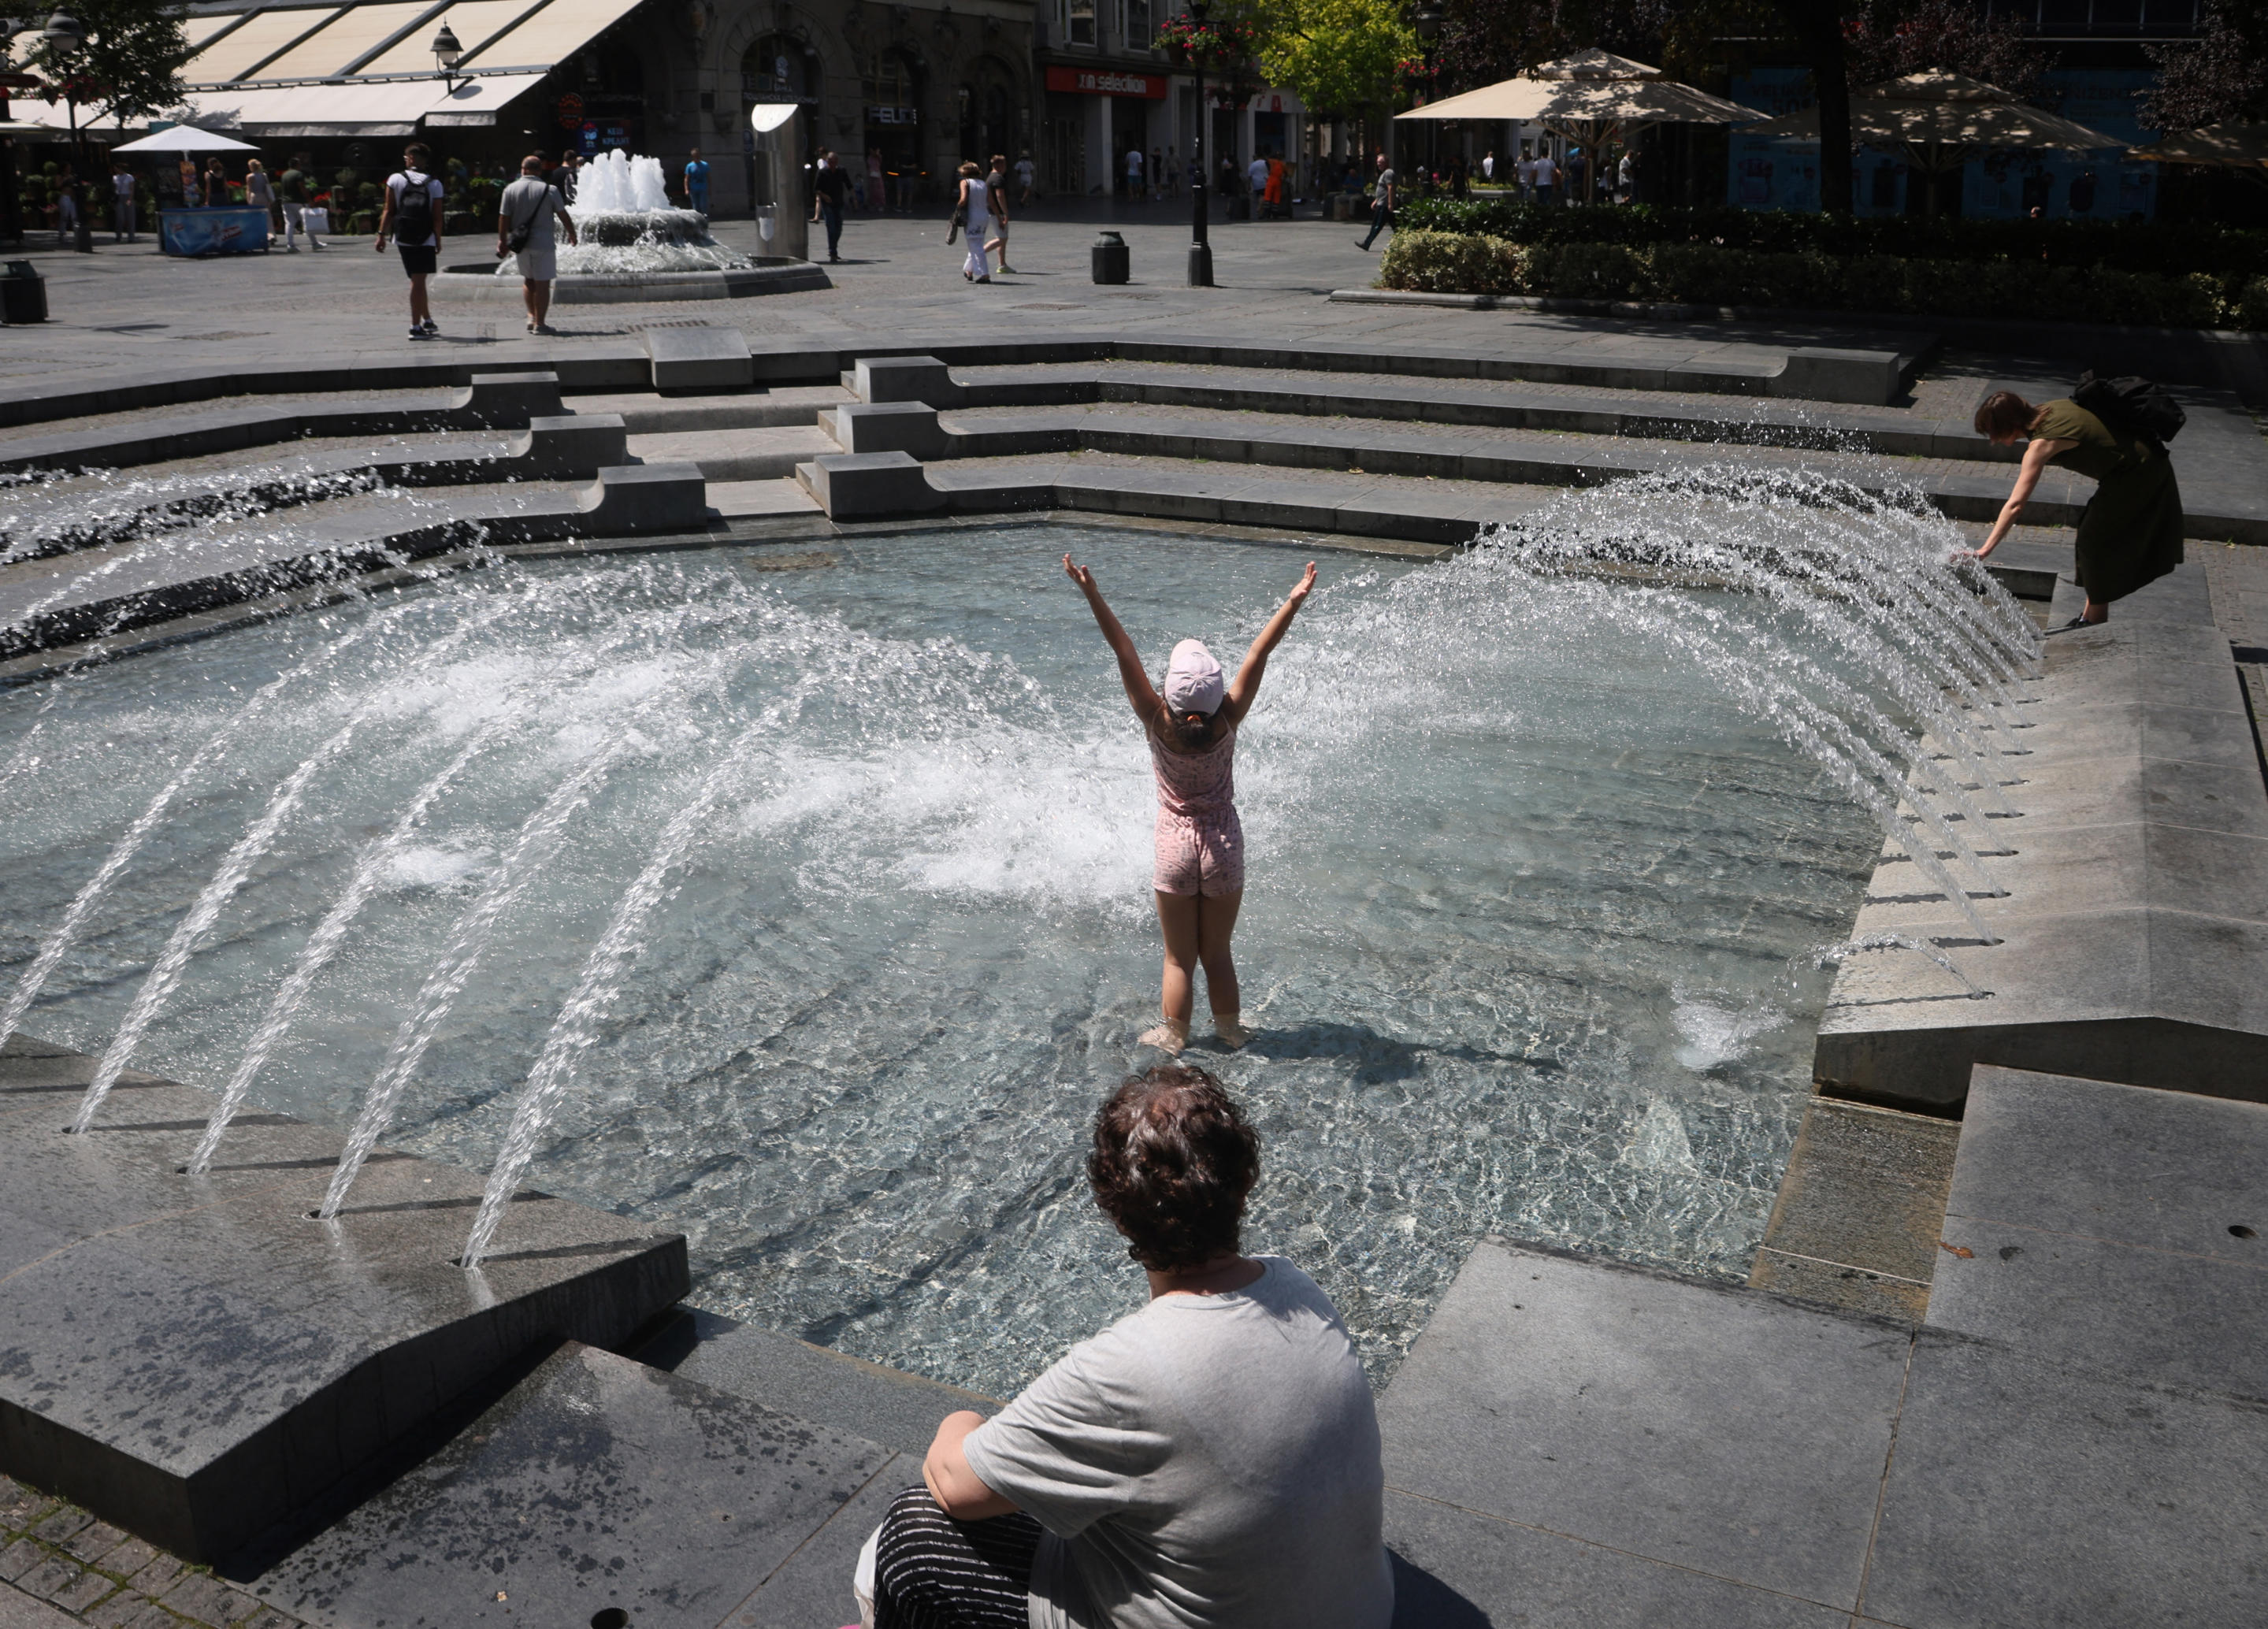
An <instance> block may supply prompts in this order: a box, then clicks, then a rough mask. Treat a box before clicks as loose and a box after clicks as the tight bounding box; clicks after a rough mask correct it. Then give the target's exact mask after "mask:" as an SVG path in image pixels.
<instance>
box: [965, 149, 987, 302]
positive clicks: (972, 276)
mask: <svg viewBox="0 0 2268 1629" xmlns="http://www.w3.org/2000/svg"><path fill="white" fill-rule="evenodd" d="M988 191H989V189H988V188H986V187H985V185H984V180H983V177H982V176H980V175H979V174H977V173H976V165H975V164H974V163H972V162H969V161H967V160H964V161H963V162H962V164H961V196H960V199H959V203H958V206H957V207H958V210H959V213H960V215H961V220H962V222H963V224H964V227H965V229H966V230H967V232H968V262H967V263H966V264H964V265H963V266H962V267H961V276H964V277H966V278H968V281H969V282H971V283H990V282H991V281H992V262H990V261H989V260H987V259H986V258H985V255H984V236H985V233H986V232H988V231H990V228H991V225H992V212H991V210H990V209H989V208H987V207H986V205H987V203H988V202H989V200H988V198H987V196H986V195H987V192H988Z"/></svg>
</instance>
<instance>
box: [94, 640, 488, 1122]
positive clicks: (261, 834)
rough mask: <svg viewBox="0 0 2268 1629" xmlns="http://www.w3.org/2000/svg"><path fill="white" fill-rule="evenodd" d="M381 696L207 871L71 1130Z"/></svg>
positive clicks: (351, 719)
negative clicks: (310, 785)
mask: <svg viewBox="0 0 2268 1629" xmlns="http://www.w3.org/2000/svg"><path fill="white" fill-rule="evenodd" d="M510 609H512V606H511V605H510V604H509V603H506V604H504V605H498V606H494V607H491V608H489V609H488V610H486V611H485V612H484V613H483V614H482V615H479V616H476V617H475V618H473V619H472V620H471V621H470V622H469V623H467V624H465V625H463V626H460V627H459V628H456V629H453V630H451V631H450V632H449V633H448V634H446V635H445V636H444V637H443V638H441V639H439V640H438V641H436V642H435V643H434V644H433V645H431V646H429V647H427V648H426V649H424V650H422V651H420V652H417V657H418V660H420V661H421V662H427V663H430V662H432V661H436V660H440V659H442V658H443V657H445V656H446V654H447V653H448V652H449V651H450V650H452V649H453V648H455V647H456V646H458V645H462V644H463V643H464V642H465V641H466V640H468V639H469V638H472V637H473V635H474V634H475V633H477V632H479V631H480V630H482V629H483V628H485V627H487V626H488V625H489V624H490V623H493V622H495V621H497V619H498V618H499V617H501V616H503V615H504V613H505V612H506V611H508V610H510ZM383 700H384V692H383V691H372V692H371V693H369V694H367V695H365V697H363V699H362V700H361V702H360V703H358V704H357V705H356V707H355V710H354V711H353V712H352V713H350V714H349V715H348V718H347V721H346V722H345V723H344V724H342V725H341V726H339V728H338V729H337V730H336V731H335V732H334V733H333V734H332V735H331V737H330V739H329V740H328V741H325V742H323V744H322V745H321V746H320V747H318V748H316V749H315V750H314V751H313V753H311V754H309V755H308V756H307V757H306V759H304V760H303V761H302V762H301V763H300V764H299V767H298V768H297V769H295V770H292V771H291V774H290V775H289V776H288V777H287V778H285V779H284V784H283V785H280V786H278V787H277V788H276V792H275V793H274V795H273V796H272V797H270V798H269V802H268V807H267V808H266V810H265V811H263V812H262V813H261V816H260V818H259V819H258V820H256V821H254V822H253V823H252V825H251V827H250V828H249V829H247V831H246V832H245V834H244V836H243V837H240V838H239V839H238V840H237V844H236V846H235V847H234V848H232V849H231V850H230V851H228V857H227V858H226V859H224V860H223V861H222V862H221V865H220V869H219V870H218V871H217V872H215V873H213V879H212V881H210V882H208V883H207V884H206V885H205V887H204V890H203V892H202V893H200V894H199V895H198V896H197V899H196V903H195V904H194V905H192V906H191V907H190V908H189V913H188V915H187V916H186V917H183V918H181V920H180V925H178V926H176V927H175V928H174V930H173V937H172V938H171V939H169V940H166V948H165V950H164V952H163V953H162V954H161V955H159V956H158V962H157V965H156V966H154V967H152V968H151V969H150V974H149V977H146V978H145V979H144V980H143V981H142V988H141V989H140V990H139V991H136V992H135V997H134V1005H133V1006H131V1007H129V1008H128V1009H127V1014H126V1021H125V1022H123V1023H122V1024H121V1025H119V1027H118V1033H117V1034H116V1035H114V1036H112V1037H111V1040H110V1044H109V1045H108V1046H107V1047H105V1048H104V1049H103V1052H102V1058H101V1060H100V1061H99V1063H97V1064H96V1065H95V1069H94V1078H93V1080H92V1081H90V1082H89V1083H88V1085H87V1088H86V1096H85V1098H84V1099H83V1100H81V1102H80V1103H79V1109H78V1114H77V1117H74V1118H73V1120H72V1121H71V1127H70V1129H71V1130H72V1131H85V1130H86V1129H87V1127H89V1126H90V1125H92V1124H94V1117H95V1112H96V1111H97V1110H98V1109H100V1108H101V1107H102V1100H103V1099H104V1098H105V1097H107V1096H108V1095H110V1088H111V1087H114V1086H115V1085H117V1084H118V1077H119V1076H120V1075H122V1074H123V1073H125V1072H126V1065H127V1064H128V1062H129V1060H130V1059H131V1058H132V1057H133V1055H134V1049H135V1048H136V1046H138V1045H140V1044H141V1042H142V1036H143V1032H144V1030H146V1029H147V1028H149V1027H150V1023H151V1020H152V1019H154V1018H156V1017H157V1016H158V1012H159V1011H160V1010H161V1009H162V1008H163V1007H164V1006H165V1005H166V999H167V998H169V997H170V996H171V995H172V994H173V987H174V986H175V985H176V984H179V983H180V977H181V971H182V969H184V968H186V967H187V966H188V961H189V958H190V957H191V956H193V955H195V954H196V951H197V947H198V945H199V944H200V943H201V942H202V941H203V939H204V936H205V933H206V932H207V930H209V929H210V927H211V926H212V925H213V924H214V923H215V922H216V921H217V920H219V918H220V913H221V912H222V911H223V910H226V909H227V907H228V903H229V901H230V900H232V899H233V898H235V897H236V891H237V889H239V888H241V887H243V886H244V880H245V879H246V878H247V877H248V876H250V875H251V874H252V868H253V866H254V865H256V864H258V863H259V860H260V857H261V855H262V854H264V853H266V852H267V851H268V845H269V844H271V843H273V842H274V841H275V840H276V833H277V832H279V831H281V830H283V829H284V822H286V821H287V820H289V819H291V815H292V812H293V811H294V810H296V809H297V808H298V807H299V800H300V799H301V798H303V797H305V796H306V791H307V785H308V783H309V782H311V781H312V780H313V779H314V778H315V776H316V774H317V772H318V771H320V770H321V769H322V768H323V767H324V766H325V765H326V764H328V763H330V762H331V760H333V759H334V758H335V757H337V756H339V755H340V754H341V753H342V752H344V751H345V750H346V749H347V748H348V747H349V746H350V745H351V744H352V742H353V741H354V737H355V732H356V731H357V730H358V729H360V728H361V727H362V726H363V725H364V724H365V723H367V722H368V721H369V719H370V717H371V715H372V713H373V712H375V711H377V710H378V708H379V705H380V704H381V703H382V702H383Z"/></svg>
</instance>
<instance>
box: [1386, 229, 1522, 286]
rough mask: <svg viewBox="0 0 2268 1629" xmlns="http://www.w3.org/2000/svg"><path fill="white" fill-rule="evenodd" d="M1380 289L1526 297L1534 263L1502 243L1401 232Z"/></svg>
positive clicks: (1476, 236) (1473, 237)
mask: <svg viewBox="0 0 2268 1629" xmlns="http://www.w3.org/2000/svg"><path fill="white" fill-rule="evenodd" d="M1378 283H1379V286H1380V287H1381V288H1386V289H1408V290H1414V291H1418V292H1421V293H1427V294H1520V293H1524V292H1526V291H1527V289H1528V257H1527V254H1525V252H1523V251H1522V250H1521V247H1520V246H1519V245H1518V244H1516V243H1508V242H1506V240H1504V239H1502V238H1491V237H1484V236H1482V235H1479V234H1477V233H1473V232H1395V234H1394V239H1393V241H1391V242H1390V243H1388V245H1387V246H1386V254H1385V257H1384V258H1383V259H1382V260H1381V261H1380V262H1379V269H1378Z"/></svg>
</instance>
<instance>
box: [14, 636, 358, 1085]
mask: <svg viewBox="0 0 2268 1629" xmlns="http://www.w3.org/2000/svg"><path fill="white" fill-rule="evenodd" d="M382 625H383V624H382V623H381V622H380V621H379V619H375V618H373V619H372V620H371V621H369V622H365V623H363V625H362V626H361V627H359V628H356V629H352V630H349V631H348V632H347V633H344V634H342V635H341V636H340V637H339V638H337V639H336V640H335V641H334V642H332V643H331V644H330V645H328V646H326V647H325V648H324V649H322V650H320V651H318V652H316V653H315V654H313V656H310V657H308V658H307V659H306V660H305V661H303V662H301V663H300V664H299V665H298V666H297V667H293V668H291V670H290V671H288V672H286V673H281V674H277V675H276V677H275V678H274V679H272V680H270V681H269V682H268V683H266V684H264V685H262V686H261V688H260V689H258V690H257V691H255V692H254V694H253V697H252V699H251V700H250V701H247V703H245V704H244V705H243V707H241V708H240V709H239V710H238V711H237V713H236V715H235V716H234V717H233V718H232V719H230V720H229V721H228V722H227V723H226V724H224V725H223V726H221V727H220V728H219V729H217V730H216V731H214V732H213V733H212V734H210V736H208V737H206V739H205V741H204V742H203V744H202V745H201V746H199V747H198V748H197V749H196V751H195V752H194V753H192V754H191V755H190V756H189V761H188V763H185V764H183V765H182V766H181V767H180V770H177V771H176V772H175V773H174V775H173V778H171V779H169V780H167V781H166V784H165V785H163V786H161V787H160V788H159V789H158V792H157V795H156V796H154V797H152V798H151V800H150V802H149V804H148V806H147V807H144V809H143V811H142V814H141V815H140V817H139V818H138V819H136V821H135V822H134V823H133V824H132V825H130V826H129V827H128V828H127V829H126V830H125V832H124V833H123V834H122V836H121V837H119V839H118V841H117V842H116V843H114V844H112V845H111V849H110V852H109V854H108V855H107V857H106V858H105V859H104V860H103V863H102V866H101V868H100V869H99V870H98V871H97V872H96V873H94V875H93V876H92V877H90V878H88V879H87V881H86V882H85V886H83V887H82V888H80V889H79V891H78V893H77V895H76V896H73V897H72V899H71V903H70V904H69V905H68V906H66V907H65V908H64V910H63V918H62V920H61V921H59V922H58V923H57V924H56V925H55V927H53V928H52V929H50V930H49V931H48V937H47V939H46V940H44V941H42V942H41V944H40V949H39V954H38V955H35V956H34V957H33V960H32V965H31V966H30V967H29V968H28V969H26V971H25V973H24V977H22V978H20V979H18V981H17V984H16V990H15V993H14V994H12V995H11V996H10V997H9V998H8V1005H7V1006H6V1007H4V1008H0V1042H4V1041H6V1040H7V1038H8V1037H9V1036H12V1035H14V1034H15V1033H16V1026H17V1025H18V1024H19V1023H21V1022H22V1021H23V1019H24V1014H25V1013H26V1012H27V1011H28V1010H29V1009H30V1007H31V1005H32V1003H33V1001H35V1000H37V999H39V995H40V990H41V989H42V988H44V987H45V985H46V984H47V982H48V976H49V975H50V974H52V973H53V972H54V971H55V964H56V963H57V962H61V961H62V960H63V955H64V954H65V953H66V952H68V951H69V950H70V947H71V945H72V943H73V941H74V940H77V937H78V931H79V929H80V928H81V927H82V926H83V925H85V922H86V918H87V914H88V913H89V912H90V911H92V910H93V909H94V905H95V902H96V901H97V900H99V899H100V898H101V897H102V896H103V893H104V891H105V890H106V889H107V888H109V886H110V885H111V883H112V882H113V881H114V880H115V879H116V878H117V876H118V873H120V872H122V871H123V870H125V869H126V867H127V866H129V864H131V863H132V861H133V859H134V856H135V854H136V852H137V851H139V850H140V849H141V847H142V844H144V842H145V841H146V840H147V839H148V838H149V836H150V834H151V832H152V831H154V830H156V829H157V827H158V822H159V821H161V820H163V819H164V818H165V816H166V810H167V809H168V808H169V807H172V804H173V800H174V799H175V798H176V797H178V796H180V792H181V788H182V787H184V786H186V785H188V783H189V782H190V780H191V779H192V778H194V777H195V775H196V773H197V771H198V770H201V769H203V767H204V766H205V765H206V764H207V763H210V762H211V761H212V760H213V759H214V758H215V757H216V756H218V755H219V754H221V753H222V752H225V751H226V750H227V748H228V745H229V743H230V742H231V741H233V740H234V739H235V738H236V737H237V736H238V735H239V734H241V733H243V731H244V730H245V729H246V728H247V726H250V725H251V724H252V723H253V722H254V720H256V719H258V718H259V717H260V715H261V712H262V711H265V710H266V708H267V706H268V704H269V702H271V701H273V700H274V699H275V698H276V696H277V695H279V694H281V693H282V692H283V691H284V690H286V689H290V688H291V687H292V686H293V685H295V684H298V683H299V682H302V681H304V680H305V679H306V678H307V677H308V676H309V675H310V674H314V673H316V672H318V671H320V669H321V668H322V667H324V666H325V665H326V664H328V663H329V662H331V661H333V660H335V659H336V658H338V657H339V656H341V655H342V654H344V653H345V652H347V651H348V650H349V649H350V648H352V647H353V646H354V645H358V644H360V643H361V642H362V641H363V640H365V639H366V638H370V637H371V636H372V634H374V633H376V632H378V631H379V629H380V627H381V626H382Z"/></svg>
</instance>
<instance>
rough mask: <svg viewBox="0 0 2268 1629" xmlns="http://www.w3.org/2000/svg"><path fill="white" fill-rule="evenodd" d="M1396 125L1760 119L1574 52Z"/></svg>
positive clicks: (1650, 73) (1611, 60)
mask: <svg viewBox="0 0 2268 1629" xmlns="http://www.w3.org/2000/svg"><path fill="white" fill-rule="evenodd" d="M1763 117H1764V114H1760V113H1758V112H1756V110H1755V109H1754V108H1750V107H1742V106H1741V105H1740V104H1739V103H1737V102H1728V101H1727V100H1724V98H1722V97H1720V96H1712V95H1710V94H1709V93H1708V92H1706V91H1697V90H1695V89H1694V88H1693V87H1692V86H1691V85H1680V84H1678V83H1677V81H1676V80H1675V79H1665V78H1663V77H1661V70H1660V69H1659V68H1653V67H1649V66H1647V65H1646V63H1634V62H1632V61H1631V59H1630V58H1628V57H1627V56H1616V55H1613V54H1612V53H1611V52H1608V51H1579V52H1577V53H1576V54H1575V55H1572V56H1564V57H1561V58H1560V59H1559V60H1558V61H1557V62H1552V63H1544V64H1543V66H1542V67H1540V68H1538V69H1537V70H1535V72H1534V73H1532V74H1524V75H1522V76H1521V77H1519V78H1516V79H1506V80H1502V81H1499V83H1497V84H1495V85H1484V86H1483V87H1482V88H1481V89H1479V90H1477V91H1467V92H1464V93H1463V94H1462V95H1461V96H1452V97H1449V98H1447V100H1442V101H1438V102H1428V103H1427V104H1426V105H1425V107H1413V108H1411V109H1410V111H1409V112H1408V113H1404V114H1395V118H1396V119H1483V120H1488V119H1508V120H1513V121H1515V122H1519V123H1521V124H1543V125H1552V126H1558V125H1569V124H1574V123H1577V122H1582V123H1590V124H1615V125H1624V126H1628V125H1639V124H1745V123H1747V122H1749V121H1751V120H1756V119H1761V118H1763Z"/></svg>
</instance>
